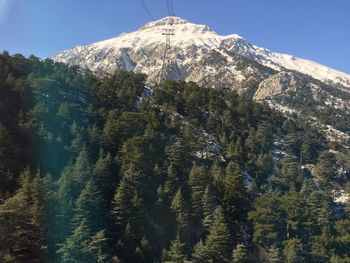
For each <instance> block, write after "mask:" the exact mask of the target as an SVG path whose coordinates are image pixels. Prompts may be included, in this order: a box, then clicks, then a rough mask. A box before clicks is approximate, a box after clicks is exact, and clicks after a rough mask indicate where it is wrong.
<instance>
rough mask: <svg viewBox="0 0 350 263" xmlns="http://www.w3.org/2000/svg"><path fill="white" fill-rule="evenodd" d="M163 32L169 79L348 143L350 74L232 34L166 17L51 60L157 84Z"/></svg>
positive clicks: (71, 50) (55, 56) (162, 48)
mask: <svg viewBox="0 0 350 263" xmlns="http://www.w3.org/2000/svg"><path fill="white" fill-rule="evenodd" d="M169 29H171V30H173V31H174V36H173V37H172V39H171V48H170V51H169V54H168V57H167V61H168V63H167V68H166V76H165V77H166V78H167V79H173V80H185V81H194V82H197V83H199V84H201V85H205V86H209V87H213V88H218V89H222V88H229V89H234V90H237V91H238V92H239V93H240V94H243V95H245V96H247V97H250V98H254V99H255V100H259V101H267V102H268V103H269V104H270V105H271V106H273V107H276V108H277V109H279V110H281V111H283V112H285V113H286V114H294V115H295V114H296V115H298V117H306V118H308V119H309V120H311V121H313V122H315V124H317V125H319V126H320V125H321V126H324V127H328V126H329V127H331V128H332V129H334V132H331V133H330V134H332V135H329V136H330V137H332V139H334V138H335V137H334V136H336V137H342V138H343V139H344V140H348V139H349V136H348V135H349V134H350V133H349V132H350V131H349V129H350V128H349V127H350V124H349V119H350V118H349V113H350V110H349V109H350V75H348V74H345V73H342V72H339V71H336V70H334V69H331V68H328V67H325V66H322V65H320V64H317V63H315V62H312V61H308V60H304V59H300V58H296V57H294V56H290V55H286V54H279V53H273V52H271V51H269V50H267V49H264V48H260V47H257V46H254V45H252V44H250V43H249V42H248V41H246V40H245V39H244V38H242V37H240V36H238V35H235V34H232V35H227V36H220V35H218V34H217V33H216V32H214V31H213V30H212V29H210V28H209V27H208V26H205V25H197V24H193V23H190V22H188V21H186V20H183V19H181V18H178V17H173V18H172V17H166V18H163V19H161V20H159V21H154V22H151V23H148V24H146V25H145V26H143V27H142V28H140V29H139V30H137V31H136V32H132V33H128V34H121V35H119V36H118V37H116V38H112V39H109V40H106V41H102V42H98V43H95V44H91V45H88V46H77V47H74V48H72V49H69V50H66V51H63V52H61V53H58V54H56V55H54V56H52V57H51V58H52V59H53V60H55V61H59V62H64V63H68V64H72V65H79V66H80V67H82V68H87V69H90V70H92V71H93V72H95V73H96V74H97V75H100V76H102V75H104V74H106V73H109V72H113V71H114V70H127V71H135V72H140V73H145V74H147V75H148V83H149V84H150V85H153V84H155V83H157V82H158V81H159V77H160V71H161V67H162V61H163V54H164V49H165V37H164V35H163V33H164V32H165V31H166V30H169ZM301 113H302V114H301ZM330 114H331V115H330ZM332 114H333V115H334V116H333V115H332ZM330 116H332V118H330ZM327 125H328V126H327ZM327 129H328V128H327ZM335 134H336V135H335Z"/></svg>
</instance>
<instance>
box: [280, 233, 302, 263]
mask: <svg viewBox="0 0 350 263" xmlns="http://www.w3.org/2000/svg"><path fill="white" fill-rule="evenodd" d="M283 255H284V257H285V259H286V262H287V263H302V262H306V261H305V260H306V259H305V251H304V248H303V244H302V242H301V240H300V239H296V238H293V239H288V240H286V241H285V242H284V249H283Z"/></svg>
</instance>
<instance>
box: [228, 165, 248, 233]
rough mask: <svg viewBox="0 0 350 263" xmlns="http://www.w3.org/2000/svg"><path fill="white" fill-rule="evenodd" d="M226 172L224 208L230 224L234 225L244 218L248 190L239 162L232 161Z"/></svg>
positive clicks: (246, 208)
mask: <svg viewBox="0 0 350 263" xmlns="http://www.w3.org/2000/svg"><path fill="white" fill-rule="evenodd" d="M225 174H226V176H225V185H224V189H223V190H224V195H223V199H222V208H223V211H224V213H225V216H226V218H228V219H229V220H230V222H229V223H230V225H231V226H233V225H234V224H235V221H241V220H243V218H244V217H245V215H246V212H247V210H248V205H247V204H248V200H247V192H246V187H245V185H244V176H243V172H242V170H241V168H240V166H239V165H238V164H237V163H234V162H232V161H231V162H230V163H229V164H228V165H227V167H226V171H225Z"/></svg>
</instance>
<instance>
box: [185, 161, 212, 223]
mask: <svg viewBox="0 0 350 263" xmlns="http://www.w3.org/2000/svg"><path fill="white" fill-rule="evenodd" d="M207 181H208V176H207V171H206V169H205V167H203V166H197V165H196V164H194V165H193V167H192V169H191V172H190V175H189V180H188V184H189V186H190V187H191V199H192V211H193V215H194V217H195V218H202V216H203V208H202V199H203V195H204V191H205V187H206V184H207Z"/></svg>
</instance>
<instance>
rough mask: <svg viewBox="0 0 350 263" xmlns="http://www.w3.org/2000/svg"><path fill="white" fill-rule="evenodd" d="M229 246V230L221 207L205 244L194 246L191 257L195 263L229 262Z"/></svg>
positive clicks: (216, 211)
mask: <svg viewBox="0 0 350 263" xmlns="http://www.w3.org/2000/svg"><path fill="white" fill-rule="evenodd" d="M230 246H231V236H230V230H229V227H228V224H227V223H226V221H225V218H224V214H223V211H222V209H221V207H218V208H217V209H216V210H215V213H214V222H213V224H212V226H211V227H210V228H209V234H208V236H207V238H206V240H205V243H204V245H202V244H198V245H197V246H196V248H195V251H194V254H193V257H194V259H195V262H229V259H230V254H231V251H230Z"/></svg>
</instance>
